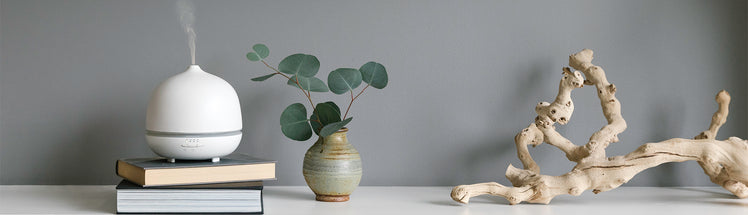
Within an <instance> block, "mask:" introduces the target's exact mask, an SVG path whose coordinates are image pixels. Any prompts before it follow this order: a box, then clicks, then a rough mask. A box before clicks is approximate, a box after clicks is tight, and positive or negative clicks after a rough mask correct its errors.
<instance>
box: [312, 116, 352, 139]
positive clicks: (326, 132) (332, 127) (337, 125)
mask: <svg viewBox="0 0 748 215" xmlns="http://www.w3.org/2000/svg"><path fill="white" fill-rule="evenodd" d="M351 120H353V117H348V119H345V120H343V121H340V122H334V123H330V124H327V125H326V126H325V127H322V130H321V131H320V132H319V136H320V137H327V136H330V135H331V134H334V133H335V132H336V131H338V130H340V129H341V128H343V127H345V125H347V124H348V123H350V122H351Z"/></svg>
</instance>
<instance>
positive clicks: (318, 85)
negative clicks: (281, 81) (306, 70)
mask: <svg viewBox="0 0 748 215" xmlns="http://www.w3.org/2000/svg"><path fill="white" fill-rule="evenodd" d="M296 80H298V81H299V84H301V88H302V89H304V90H308V91H312V92H327V91H329V90H328V89H327V85H325V82H323V81H322V80H320V79H319V78H315V77H304V76H299V75H294V76H292V77H291V79H288V82H286V84H288V85H291V86H293V87H298V86H297V85H296Z"/></svg>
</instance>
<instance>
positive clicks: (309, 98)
mask: <svg viewBox="0 0 748 215" xmlns="http://www.w3.org/2000/svg"><path fill="white" fill-rule="evenodd" d="M260 61H261V62H262V63H263V64H265V66H267V67H268V68H270V69H272V70H273V71H275V73H276V74H279V75H282V76H283V77H285V78H286V79H288V80H291V77H288V76H287V75H286V74H283V73H282V72H280V71H278V69H276V68H275V67H273V66H270V64H268V63H267V62H265V60H260ZM293 81H294V82H295V83H296V86H297V87H299V90H301V93H303V94H304V96H305V97H306V98H307V100H309V105H311V106H312V111H316V110H317V108H316V107H314V102H312V93H311V92H307V91H306V90H304V88H301V84H299V77H298V76H296V79H295V80H293ZM318 118H319V117H318Z"/></svg>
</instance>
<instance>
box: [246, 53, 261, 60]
mask: <svg viewBox="0 0 748 215" xmlns="http://www.w3.org/2000/svg"><path fill="white" fill-rule="evenodd" d="M247 59H249V61H260V60H262V58H260V56H259V55H257V53H254V52H249V53H247Z"/></svg>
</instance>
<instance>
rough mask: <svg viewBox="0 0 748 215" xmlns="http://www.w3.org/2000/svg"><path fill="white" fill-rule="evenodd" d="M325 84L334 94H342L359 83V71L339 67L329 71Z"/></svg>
mask: <svg viewBox="0 0 748 215" xmlns="http://www.w3.org/2000/svg"><path fill="white" fill-rule="evenodd" d="M327 85H328V86H329V87H330V91H332V92H333V93H335V94H343V93H347V92H348V91H351V90H353V89H356V87H358V86H359V85H361V72H359V71H358V70H357V69H352V68H340V69H336V70H335V71H332V72H330V74H329V75H328V76H327Z"/></svg>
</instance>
